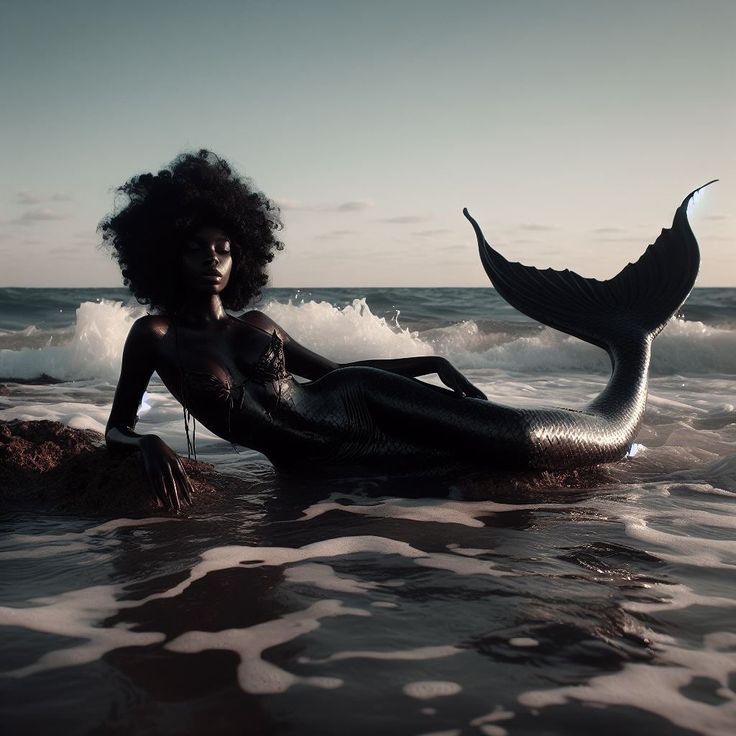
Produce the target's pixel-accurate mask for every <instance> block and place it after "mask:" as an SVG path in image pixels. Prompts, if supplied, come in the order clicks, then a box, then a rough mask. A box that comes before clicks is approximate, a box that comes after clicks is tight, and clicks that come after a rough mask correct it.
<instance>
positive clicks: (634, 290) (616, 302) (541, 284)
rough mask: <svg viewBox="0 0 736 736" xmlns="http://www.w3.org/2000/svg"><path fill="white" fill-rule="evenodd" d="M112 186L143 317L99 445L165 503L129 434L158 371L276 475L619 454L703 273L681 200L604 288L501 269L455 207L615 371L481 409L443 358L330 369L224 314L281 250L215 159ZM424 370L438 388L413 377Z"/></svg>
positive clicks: (175, 465)
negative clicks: (534, 404)
mask: <svg viewBox="0 0 736 736" xmlns="http://www.w3.org/2000/svg"><path fill="white" fill-rule="evenodd" d="M119 191H120V192H121V193H123V194H125V195H127V197H128V199H129V201H128V203H127V205H126V206H125V208H124V209H122V210H121V211H120V212H118V213H115V214H113V215H111V216H109V217H108V218H106V219H105V220H104V221H103V222H102V223H101V225H100V229H101V231H102V233H103V238H104V240H105V242H106V243H107V244H108V245H109V246H110V247H111V248H112V249H113V251H114V254H115V256H116V258H117V260H118V262H119V263H120V266H121V268H122V272H123V276H124V279H125V283H126V285H128V286H129V287H130V289H131V290H132V292H133V294H134V295H135V296H136V297H137V298H138V300H139V301H141V302H142V303H148V304H150V305H151V306H152V307H154V308H155V309H156V312H157V313H155V314H152V315H149V316H146V317H143V318H141V319H139V320H138V321H137V322H136V323H135V324H134V325H133V327H132V328H131V331H130V334H129V336H128V339H127V341H126V344H125V349H124V352H123V362H122V368H121V375H120V381H119V383H118V387H117V391H116V393H115V399H114V402H113V407H112V411H111V413H110V419H109V421H108V424H107V429H106V434H105V436H106V440H107V444H108V447H110V448H119V449H122V448H137V449H138V450H139V451H140V453H141V455H142V458H143V462H144V467H145V470H146V475H147V477H148V480H149V483H150V485H151V488H152V490H153V491H154V492H155V494H156V496H157V497H158V498H159V500H160V501H161V503H162V504H164V505H167V506H171V507H174V508H179V507H180V506H181V504H182V502H191V497H190V491H191V488H190V485H189V481H188V479H187V477H186V473H185V472H184V470H183V467H182V465H181V462H180V460H179V458H178V456H177V455H176V453H174V452H173V450H171V448H169V447H168V446H167V445H166V443H164V442H163V440H161V439H160V438H159V437H157V436H156V435H151V434H148V435H140V434H137V433H136V432H135V431H134V427H135V424H136V420H137V417H136V412H137V409H138V406H139V404H140V401H141V398H142V396H143V393H144V391H145V389H146V386H147V385H148V382H149V380H150V378H151V375H152V373H153V372H154V371H156V372H157V373H158V375H159V376H160V378H161V380H162V381H163V382H164V384H165V385H166V387H167V388H168V389H169V391H171V393H172V394H173V395H174V396H175V397H176V398H177V400H178V401H179V402H180V403H181V404H182V405H183V406H184V409H185V417H186V416H187V414H188V413H191V415H192V416H193V417H195V418H196V419H198V420H199V421H201V422H202V423H203V424H204V425H205V426H206V427H207V428H208V429H210V430H211V431H212V432H214V433H215V434H217V435H219V436H220V437H222V438H224V439H226V440H228V441H230V442H233V443H237V444H241V445H245V446H247V447H251V448H253V449H256V450H259V451H260V452H263V453H264V454H265V455H266V456H267V457H268V458H269V460H271V461H272V462H273V464H274V465H275V466H276V467H279V468H292V469H294V468H299V469H309V470H311V471H317V472H323V471H326V470H333V469H335V468H350V469H351V470H356V469H360V468H363V469H376V468H380V469H383V470H386V469H390V470H404V471H405V470H411V469H416V468H418V467H419V468H425V467H427V465H428V464H431V465H435V466H445V467H446V466H453V465H456V466H463V467H467V466H473V467H479V466H480V467H483V466H485V467H493V468H495V469H499V468H501V469H521V468H538V469H546V468H565V467H574V466H577V465H590V464H595V463H600V462H607V461H610V460H614V459H618V458H620V457H622V456H623V455H624V454H625V453H626V451H627V450H628V448H629V446H630V444H631V442H632V440H633V439H634V437H635V435H636V432H637V429H638V427H639V424H640V422H641V417H642V413H643V410H644V403H645V399H646V386H647V368H648V363H649V353H650V345H651V341H652V339H653V337H654V336H655V335H656V334H657V333H658V332H659V331H660V330H661V329H662V328H663V327H664V325H665V323H666V322H667V320H668V319H669V318H670V317H671V315H672V314H673V313H674V311H675V310H676V309H677V308H678V307H679V306H680V304H681V303H682V301H683V300H684V299H685V297H686V296H687V294H688V293H689V291H690V289H691V287H692V285H693V282H694V279H695V275H696V273H697V267H698V260H699V257H698V249H697V243H696V242H695V238H694V237H693V235H692V232H691V231H690V228H689V225H688V222H687V216H686V205H687V202H688V200H689V197H688V198H687V199H686V200H685V202H683V204H682V205H681V207H680V208H679V209H678V210H677V213H676V215H675V221H674V224H673V227H672V229H671V230H666V231H665V230H663V231H662V235H661V236H660V237H659V238H658V240H657V242H656V243H655V244H654V245H652V246H650V247H649V248H648V249H647V251H646V253H645V254H644V256H642V258H641V259H640V260H639V261H638V262H637V264H635V265H629V266H627V267H626V268H625V269H624V270H623V271H622V272H621V273H620V274H619V275H618V276H616V277H615V278H614V279H611V280H610V281H606V282H599V281H595V280H593V279H583V278H581V277H580V276H577V275H576V274H573V273H571V272H569V271H566V272H556V271H551V270H549V269H548V270H547V271H537V270H536V269H533V268H528V267H525V266H521V265H520V264H515V263H509V262H507V261H506V260H505V259H503V258H502V257H501V256H500V255H499V254H498V253H496V252H495V251H494V250H493V249H492V248H490V246H489V245H488V244H487V243H486V242H485V240H484V238H483V235H482V233H481V231H480V228H479V227H478V225H477V224H476V223H475V221H474V220H473V219H472V218H471V217H470V216H469V215H468V214H467V211H465V215H466V216H467V217H468V219H469V220H470V222H471V223H472V225H473V227H474V228H475V231H476V234H477V238H478V244H479V248H480V252H481V259H482V261H483V265H484V267H485V268H486V271H487V272H488V275H489V276H490V277H491V279H492V281H493V283H494V285H495V286H496V289H497V290H498V292H499V293H500V294H501V295H502V296H504V297H505V298H506V299H507V300H508V301H509V302H510V303H511V304H512V305H514V306H516V307H517V308H519V309H520V310H521V311H523V312H525V313H526V314H528V315H530V316H532V317H535V318H536V319H538V320H540V321H542V322H544V323H545V324H548V325H550V326H552V327H556V328H558V329H561V330H563V331H565V332H567V333H569V334H572V335H575V336H577V337H580V338H581V339H583V340H586V341H588V342H592V343H594V344H597V345H599V346H600V347H603V348H604V349H606V350H607V351H608V352H609V354H610V356H611V359H612V361H613V367H614V369H613V373H612V376H611V379H610V380H609V383H608V385H607V386H606V388H605V390H604V391H603V392H602V394H601V395H600V396H599V397H598V398H597V399H596V400H595V401H593V402H592V403H591V404H590V405H589V406H588V407H586V409H585V410H583V411H577V410H570V409H539V410H536V409H535V410H528V409H524V410H522V409H514V408H510V407H505V406H501V405H498V404H494V403H491V402H488V401H487V400H485V396H484V395H483V394H482V393H481V391H479V390H478V389H477V388H476V387H474V386H473V385H472V384H471V383H470V382H469V381H468V380H467V379H466V378H465V377H464V376H462V375H461V374H460V373H459V372H458V371H457V370H455V369H454V368H453V367H452V366H451V365H450V364H449V362H447V361H446V360H445V359H443V358H438V357H435V356H430V357H421V358H404V359H398V360H371V361H361V362H358V363H351V364H348V365H339V364H337V363H334V362H333V361H331V360H329V359H327V358H325V357H323V356H320V355H318V354H316V353H314V352H312V351H311V350H309V349H308V348H306V347H304V346H302V345H300V344H299V343H297V342H296V341H295V340H293V339H291V338H290V337H289V336H288V335H287V334H286V333H285V332H284V330H283V329H282V328H281V327H279V325H277V324H276V323H274V322H273V321H272V320H271V319H269V318H268V317H267V316H266V315H265V314H263V313H261V312H258V311H250V312H246V313H245V314H243V315H241V316H240V317H238V318H236V317H232V316H230V315H228V313H227V312H226V310H227V309H231V310H240V309H242V308H243V307H245V306H246V305H247V304H248V303H249V302H250V301H252V300H253V298H254V297H256V296H257V295H258V294H259V293H260V289H261V287H262V286H263V285H264V284H265V283H266V280H267V276H266V270H265V269H266V266H267V264H268V263H269V262H270V261H271V259H272V258H273V252H274V250H280V249H281V248H282V245H281V243H280V242H279V241H278V240H277V239H276V237H275V236H274V232H275V231H276V230H277V229H278V228H279V227H280V221H279V216H278V209H277V208H276V207H275V206H274V205H273V204H272V203H271V202H270V201H269V200H268V199H267V198H266V197H265V196H264V195H263V194H262V193H260V192H258V191H256V190H255V189H253V187H252V185H251V183H250V182H249V181H247V180H245V179H243V178H241V177H240V176H238V175H237V173H236V172H234V171H233V170H232V169H231V167H230V166H229V165H228V164H227V163H226V162H225V161H223V160H222V159H220V158H218V157H217V156H215V155H214V154H212V153H210V152H208V151H204V150H203V151H200V152H199V153H197V154H185V155H182V156H180V157H178V158H177V159H176V160H175V161H174V162H173V163H172V164H171V166H170V167H169V168H168V169H164V170H163V171H160V172H159V173H158V174H156V175H153V174H143V175H141V176H137V177H134V178H133V179H131V180H130V181H128V182H127V183H126V184H124V185H123V186H122V187H121V188H120V190H119ZM690 196H692V195H690ZM665 251H666V252H665ZM430 373H436V374H437V375H438V376H439V377H440V379H441V380H442V381H443V383H445V385H446V386H447V387H448V389H443V388H440V387H436V386H430V385H428V384H425V383H422V382H420V381H417V380H415V377H416V376H422V375H427V374H430ZM293 376H300V377H302V378H304V379H308V380H307V382H301V383H300V382H297V381H296V380H295V379H294V378H293ZM187 436H188V432H187Z"/></svg>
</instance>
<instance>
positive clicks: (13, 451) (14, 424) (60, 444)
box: [0, 420, 237, 513]
mask: <svg viewBox="0 0 736 736" xmlns="http://www.w3.org/2000/svg"><path fill="white" fill-rule="evenodd" d="M182 463H183V464H184V468H185V469H186V471H187V474H188V475H189V479H190V480H191V482H192V485H193V486H194V497H193V499H192V500H193V501H194V504H195V505H196V504H198V503H200V502H201V500H202V499H203V497H207V496H209V497H213V494H214V493H215V491H216V488H222V487H224V486H232V485H233V484H237V481H236V480H235V479H233V478H230V477H226V476H221V475H220V474H219V473H217V472H216V471H215V469H214V468H213V467H212V466H211V465H208V464H206V463H201V462H195V461H193V460H187V459H184V458H182ZM0 507H2V509H3V510H10V509H13V510H18V509H26V508H34V509H44V510H56V511H74V512H79V511H84V512H115V513H121V512H127V513H135V512H152V511H156V512H157V513H160V512H161V507H160V506H159V505H158V501H157V500H156V499H155V498H154V497H153V496H152V494H151V492H150V491H149V490H148V487H147V484H146V481H145V476H144V474H143V468H142V467H141V464H140V460H139V456H138V454H137V453H136V452H132V453H129V454H128V453H124V454H118V453H111V452H109V451H108V450H107V448H106V447H105V446H104V438H103V436H102V435H101V434H100V433H99V432H94V431H92V430H89V429H73V428H72V427H67V426H66V425H64V424H61V423H59V422H51V421H45V420H43V421H28V422H26V421H20V420H15V421H11V422H3V421H0Z"/></svg>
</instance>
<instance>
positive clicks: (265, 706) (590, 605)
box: [0, 289, 736, 736]
mask: <svg viewBox="0 0 736 736" xmlns="http://www.w3.org/2000/svg"><path fill="white" fill-rule="evenodd" d="M259 307H260V308H261V309H263V310H264V311H266V312H267V313H268V314H269V315H271V316H272V317H273V318H274V319H275V320H276V321H278V322H279V323H280V324H282V325H283V326H284V328H285V329H286V330H287V331H288V332H289V333H290V334H291V335H292V337H294V338H295V339H297V340H299V341H300V342H302V343H304V344H305V345H307V346H308V347H310V348H311V349H313V350H316V351H317V352H320V353H322V354H324V355H326V356H328V357H330V358H332V359H334V360H337V361H341V362H346V361H350V360H358V359H361V358H369V357H374V358H390V357H399V356H407V355H427V354H439V355H445V356H447V357H449V358H450V359H451V360H452V361H453V363H454V364H455V365H456V366H457V367H458V368H460V369H461V370H462V371H463V372H464V373H466V375H467V376H468V377H469V378H470V379H471V380H472V381H473V382H475V383H476V384H477V385H478V386H480V387H481V388H482V389H483V390H484V391H485V392H486V393H487V394H488V395H489V397H490V398H492V399H494V400H497V401H501V402H504V403H508V404H513V405H517V406H535V405H543V404H546V405H552V406H565V407H575V406H580V405H582V404H583V403H585V402H586V401H588V400H590V399H591V398H592V397H594V396H595V395H596V394H597V393H598V392H599V391H600V390H601V388H602V387H603V385H604V383H605V380H606V376H607V371H608V363H607V358H606V356H605V354H604V353H603V352H602V351H600V350H598V349H597V348H594V347H592V346H589V345H586V344H584V343H582V342H580V341H579V340H575V339H573V338H568V337H565V336H563V335H561V334H560V333H557V332H555V331H553V330H550V329H547V328H543V327H540V326H539V325H537V324H535V323H533V322H531V321H530V320H527V319H526V318H524V317H523V316H521V315H520V314H518V313H517V312H515V311H514V310H513V309H511V308H510V307H509V306H508V305H506V304H505V303H504V302H503V301H502V300H501V299H499V298H498V297H497V295H496V294H495V292H494V291H493V290H492V289H380V290H378V289H375V290H374V289H361V290H350V289H320V290H313V291H303V292H299V291H293V290H278V289H274V290H269V291H267V292H266V293H265V295H264V298H263V301H262V303H261V304H260V305H259ZM144 313H145V312H144V310H143V308H141V307H140V306H139V305H137V304H135V302H131V300H130V299H129V296H128V294H127V292H125V291H123V290H109V289H108V290H94V289H84V290H80V289H0V376H1V377H3V381H4V383H5V385H6V387H7V389H8V390H7V391H5V392H4V394H5V395H3V396H1V397H0V419H3V420H9V419H53V420H58V421H61V422H64V423H66V424H68V425H70V426H73V427H78V428H91V429H96V430H100V431H101V430H102V428H103V427H104V424H105V422H106V420H107V415H108V413H109V410H110V404H111V401H112V396H113V392H114V389H115V382H116V380H117V374H118V371H119V362H120V355H121V351H122V345H123V342H124V340H125V335H126V334H127V331H128V329H129V327H130V325H131V324H132V322H133V321H134V320H135V319H136V318H137V317H138V316H140V315H142V314H144ZM41 374H46V375H47V376H50V377H53V378H55V379H58V380H60V381H61V382H60V383H55V384H50V383H37V384H26V383H19V382H16V381H18V380H20V379H34V378H37V377H38V376H39V375H41ZM14 379H16V380H14ZM735 379H736V290H731V289H696V290H695V291H694V292H693V294H692V295H691V297H690V298H689V300H688V302H687V303H686V305H685V306H684V308H683V310H682V313H681V315H680V316H679V317H678V318H677V319H675V320H673V321H672V322H671V323H670V324H669V325H668V326H667V328H666V329H665V331H664V332H663V333H662V335H660V336H659V337H658V338H657V340H656V341H655V344H654V356H653V362H652V370H651V384H650V395H649V402H648V405H647V411H646V415H645V418H644V424H643V426H642V429H641V431H640V433H639V436H638V437H637V440H636V444H635V446H634V447H633V448H632V453H631V457H629V458H627V459H626V460H623V461H621V462H619V463H615V464H611V465H609V466H605V467H603V468H598V469H596V470H594V471H591V472H589V473H587V474H586V473H583V474H581V475H580V476H576V477H575V478H574V479H573V480H571V479H562V480H559V481H558V482H554V481H553V480H550V479H549V478H546V479H545V478H542V479H537V480H535V479H533V478H532V479H526V480H524V481H523V482H519V481H518V479H516V480H514V478H504V477H499V476H493V477H491V476H489V475H483V474H478V473H474V474H469V475H467V476H460V475H458V476H453V477H450V478H426V477H421V476H416V477H413V478H412V477H387V476H370V477H368V476H363V477H346V478H340V479H330V480H318V479H313V478H312V479H309V480H306V479H304V480H301V479H299V478H293V477H289V478H284V477H280V476H279V475H278V474H276V473H275V472H274V471H273V469H272V468H271V466H270V465H269V463H268V462H267V461H266V460H265V458H263V457H262V456H260V455H259V454H258V453H255V452H253V451H250V450H247V449H245V448H233V447H231V446H230V445H229V444H228V443H226V442H223V441H221V440H219V439H218V438H216V437H214V436H212V435H210V434H208V433H207V432H206V431H204V430H202V429H201V428H200V430H199V431H198V455H199V456H200V459H204V460H206V461H208V462H211V463H212V464H214V465H215V466H216V467H217V468H218V469H219V470H220V471H222V472H224V473H229V474H231V475H235V476H237V477H238V478H239V479H240V483H239V491H238V492H237V493H236V494H233V493H230V494H229V495H226V496H223V497H221V498H217V499H216V500H215V501H213V502H211V503H208V504H207V505H206V508H204V507H203V508H199V509H198V508H197V507H194V508H193V509H191V511H188V512H187V513H186V514H184V515H181V516H175V515H168V514H164V513H161V514H159V515H158V516H153V517H146V518H140V519H116V518H108V517H103V518H99V517H97V518H86V517H83V516H79V515H77V516H69V515H66V516H59V515H54V514H50V513H48V512H43V511H39V512H35V513H9V512H5V513H0V729H1V730H2V732H3V733H4V734H5V733H7V734H38V733H52V732H53V733H55V734H58V733H64V734H91V733H120V734H124V733H131V732H135V733H141V734H147V733H151V734H180V733H181V734H183V733H187V734H199V733H201V734H244V733H247V734H260V733H262V734H344V733H354V734H373V733H382V734H386V735H390V734H417V735H419V734H435V736H438V735H439V734H445V735H447V736H449V735H456V736H460V735H465V734H486V735H489V736H502V735H503V734H507V733H508V734H566V735H567V734H580V735H581V736H587V735H588V734H591V733H599V734H620V733H626V732H630V733H648V734H668V735H669V734H689V733H699V734H720V735H726V734H732V733H734V732H736V694H735V693H734V690H736V591H735V590H734V583H735V582H736V576H735V575H734V573H735V572H736V541H734V532H735V531H736V506H735V504H736V409H735V408H734V404H735V403H736V401H735V397H734V389H735V388H736V380H735ZM139 414H140V416H141V422H140V424H139V426H138V429H139V431H142V432H156V433H158V434H160V435H161V436H162V437H164V438H165V440H166V441H167V442H168V443H169V444H171V445H172V446H173V447H174V448H175V449H176V450H177V451H179V452H182V453H185V452H186V438H185V434H184V427H183V421H182V411H181V407H179V405H178V404H177V403H176V402H175V401H174V400H173V399H172V397H171V396H170V395H169V394H168V392H167V391H166V389H165V388H164V387H163V386H162V384H161V383H160V382H159V381H158V380H157V379H156V377H155V376H154V379H153V381H152V382H151V385H150V386H149V389H148V391H147V393H146V396H145V397H144V402H143V405H142V406H141V410H140V412H139Z"/></svg>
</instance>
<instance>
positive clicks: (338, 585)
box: [284, 562, 379, 593]
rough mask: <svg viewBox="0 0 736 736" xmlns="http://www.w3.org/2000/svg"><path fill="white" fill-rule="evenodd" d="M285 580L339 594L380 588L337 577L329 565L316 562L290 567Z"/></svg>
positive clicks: (371, 584) (367, 583)
mask: <svg viewBox="0 0 736 736" xmlns="http://www.w3.org/2000/svg"><path fill="white" fill-rule="evenodd" d="M284 578H285V579H286V580H288V581H289V582H290V583H307V584H309V585H313V586H315V587H316V588H320V589H321V590H328V591H334V592H338V593H365V592H366V591H368V590H372V589H374V588H378V587H379V585H378V584H377V583H371V582H369V581H362V580H353V579H352V578H346V577H343V576H340V575H337V574H336V573H335V571H334V570H333V569H332V568H331V567H330V566H329V565H324V564H319V563H316V562H312V563H305V564H303V565H296V566H294V567H288V568H286V570H284Z"/></svg>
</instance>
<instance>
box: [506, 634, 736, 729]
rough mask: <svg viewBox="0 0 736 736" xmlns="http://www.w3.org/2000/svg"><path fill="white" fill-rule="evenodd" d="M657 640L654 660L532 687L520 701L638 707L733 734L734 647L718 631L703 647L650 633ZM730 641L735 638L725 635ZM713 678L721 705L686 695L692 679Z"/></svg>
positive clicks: (681, 722) (735, 706)
mask: <svg viewBox="0 0 736 736" xmlns="http://www.w3.org/2000/svg"><path fill="white" fill-rule="evenodd" d="M650 634H651V636H650V638H652V639H655V640H656V641H657V643H658V652H657V662H656V663H654V664H638V663H626V664H625V665H624V666H623V668H622V669H621V670H620V671H619V672H615V673H613V674H609V675H599V676H597V677H593V678H592V679H591V680H590V681H589V682H587V683H586V684H583V685H572V686H567V687H559V688H553V689H551V690H532V691H527V692H525V693H522V694H521V695H520V696H519V702H520V703H521V704H522V705H526V706H528V707H529V708H544V707H547V706H550V705H562V704H564V703H568V702H571V701H576V702H582V703H588V704H594V705H615V706H628V707H633V708H640V709H641V710H644V711H647V712H649V713H654V714H655V715H658V716H660V717H662V718H664V719H666V720H667V721H669V722H670V723H673V724H674V725H675V726H679V727H681V728H684V729H688V730H691V731H693V732H695V733H701V734H706V735H707V736H730V735H731V734H733V726H734V723H736V695H734V693H733V691H732V690H731V689H730V688H729V684H728V682H729V675H730V673H731V672H733V671H734V669H736V656H735V655H734V653H733V651H725V652H724V651H721V650H720V646H721V645H722V644H723V642H724V639H723V637H722V635H721V634H720V633H719V634H718V635H717V636H715V637H708V636H706V637H705V640H704V646H703V648H702V649H692V648H684V647H679V646H677V645H675V644H673V643H672V641H671V640H670V639H669V638H668V637H663V636H657V635H655V634H654V632H650ZM725 641H726V643H727V644H728V645H731V646H732V644H733V641H732V640H725ZM696 677H701V678H709V679H713V680H715V681H717V682H718V683H719V684H720V685H721V687H720V689H719V690H718V694H719V695H720V696H721V697H722V698H724V702H723V703H721V704H719V705H712V704H709V703H704V702H701V701H699V700H693V699H691V698H688V697H686V696H685V695H683V693H682V690H683V689H684V688H686V687H687V686H688V685H689V684H690V683H691V682H692V681H693V679H694V678H696Z"/></svg>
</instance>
